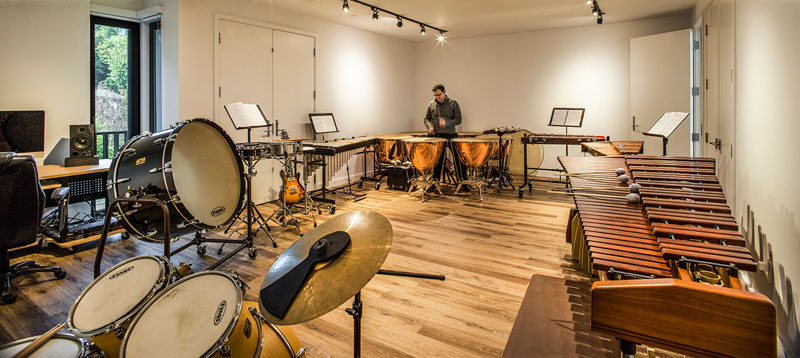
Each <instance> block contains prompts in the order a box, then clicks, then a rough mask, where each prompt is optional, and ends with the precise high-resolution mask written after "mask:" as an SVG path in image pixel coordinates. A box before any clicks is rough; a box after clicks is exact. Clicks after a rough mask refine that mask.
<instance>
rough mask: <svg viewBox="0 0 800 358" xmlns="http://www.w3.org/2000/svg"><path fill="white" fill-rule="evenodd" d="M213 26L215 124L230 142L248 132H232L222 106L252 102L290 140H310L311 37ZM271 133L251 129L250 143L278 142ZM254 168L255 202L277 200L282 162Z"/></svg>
mask: <svg viewBox="0 0 800 358" xmlns="http://www.w3.org/2000/svg"><path fill="white" fill-rule="evenodd" d="M217 28H218V30H219V31H218V34H217V39H216V40H217V44H216V45H217V61H216V63H215V66H216V70H217V88H216V93H215V97H216V106H215V110H216V113H215V121H216V123H217V124H219V125H220V126H222V128H223V129H225V131H226V132H227V133H228V134H229V135H230V136H231V138H232V139H233V140H234V142H236V143H244V142H247V141H248V138H247V130H237V129H235V128H234V126H233V123H232V122H231V120H230V118H229V117H228V115H227V114H226V112H225V109H224V105H225V104H229V103H234V102H243V103H254V104H258V105H259V106H261V109H262V111H263V112H264V114H265V115H266V116H267V120H268V121H269V122H270V123H272V124H275V123H276V122H277V123H279V128H280V129H284V130H286V131H287V133H288V135H289V136H290V137H292V138H310V137H309V136H308V133H307V131H308V129H307V126H308V125H307V123H308V113H311V112H314V102H315V93H314V76H315V73H314V67H315V66H314V62H315V50H314V47H315V38H314V37H313V36H309V35H305V34H298V33H293V32H289V31H283V30H278V29H273V28H270V27H268V26H265V25H259V24H254V23H249V22H247V23H246V22H241V21H235V20H228V19H219V20H218V26H217ZM274 132H275V131H274V128H269V127H265V128H256V129H252V130H251V133H250V141H252V142H268V141H272V140H275V139H278V137H276V136H275V135H274ZM303 136H305V137H303ZM255 169H256V175H255V176H254V177H253V178H252V186H253V188H252V191H253V202H255V203H256V204H261V203H264V202H268V201H272V200H276V199H277V198H278V197H279V191H280V185H281V178H280V170H281V169H283V164H281V163H280V162H279V161H278V160H275V159H262V160H260V161H259V162H258V163H257V165H256V167H255Z"/></svg>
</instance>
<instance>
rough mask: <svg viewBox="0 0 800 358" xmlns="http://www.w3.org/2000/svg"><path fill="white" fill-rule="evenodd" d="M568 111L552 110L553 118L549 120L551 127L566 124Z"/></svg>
mask: <svg viewBox="0 0 800 358" xmlns="http://www.w3.org/2000/svg"><path fill="white" fill-rule="evenodd" d="M568 112H569V110H566V109H555V110H553V118H550V125H551V126H564V125H565V124H566V123H567V114H568Z"/></svg>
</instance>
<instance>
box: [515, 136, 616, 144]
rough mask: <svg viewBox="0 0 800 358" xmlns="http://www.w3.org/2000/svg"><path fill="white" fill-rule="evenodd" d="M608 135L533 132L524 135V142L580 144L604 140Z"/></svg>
mask: <svg viewBox="0 0 800 358" xmlns="http://www.w3.org/2000/svg"><path fill="white" fill-rule="evenodd" d="M605 140H608V137H606V136H602V135H584V134H544V133H532V134H529V135H526V136H524V137H522V143H524V144H575V145H580V144H581V143H586V142H602V141H605Z"/></svg>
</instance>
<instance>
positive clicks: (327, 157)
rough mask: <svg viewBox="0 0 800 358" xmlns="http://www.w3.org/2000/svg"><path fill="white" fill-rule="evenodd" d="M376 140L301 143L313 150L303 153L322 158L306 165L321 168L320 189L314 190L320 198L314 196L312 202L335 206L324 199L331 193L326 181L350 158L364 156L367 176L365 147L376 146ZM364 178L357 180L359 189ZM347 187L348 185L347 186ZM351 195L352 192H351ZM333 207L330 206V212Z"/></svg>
mask: <svg viewBox="0 0 800 358" xmlns="http://www.w3.org/2000/svg"><path fill="white" fill-rule="evenodd" d="M377 143H378V138H374V137H371V136H365V137H352V138H343V139H334V140H327V141H315V142H302V145H303V147H307V148H313V149H311V150H308V151H305V154H310V155H316V156H322V158H319V157H317V159H314V160H311V161H309V162H308V163H309V164H311V165H319V166H322V167H323V169H322V188H320V189H318V190H316V191H320V192H321V196H315V197H314V200H317V201H320V202H323V203H328V204H331V205H335V203H336V202H335V200H334V199H328V198H327V197H326V193H328V192H332V191H331V190H329V189H328V188H327V185H328V183H327V181H328V180H330V179H333V177H334V175H336V172H337V171H339V169H340V168H341V167H343V166H345V165H346V164H347V162H348V161H349V160H350V158H351V157H352V156H354V155H357V154H364V175H365V176H366V174H367V153H369V151H368V150H367V149H366V147H368V146H371V145H374V144H377ZM349 175H350V173H349V170H348V182H349V180H350V178H349ZM365 179H366V177H362V178H361V179H360V180H358V186H359V187H361V186H362V185H363V181H364V180H365ZM348 186H349V184H348ZM351 193H352V192H351ZM353 196H354V197H361V196H363V195H361V194H353ZM333 208H334V206H331V209H330V210H331V212H333V211H334V210H335V209H333Z"/></svg>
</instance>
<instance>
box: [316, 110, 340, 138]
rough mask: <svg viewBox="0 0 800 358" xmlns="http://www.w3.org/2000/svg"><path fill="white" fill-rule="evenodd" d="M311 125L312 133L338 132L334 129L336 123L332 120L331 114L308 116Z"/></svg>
mask: <svg viewBox="0 0 800 358" xmlns="http://www.w3.org/2000/svg"><path fill="white" fill-rule="evenodd" d="M309 117H310V118H311V124H312V125H313V126H314V132H316V133H317V134H321V133H334V132H338V131H339V129H338V128H336V121H335V120H334V119H333V114H322V115H310V116H309Z"/></svg>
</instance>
